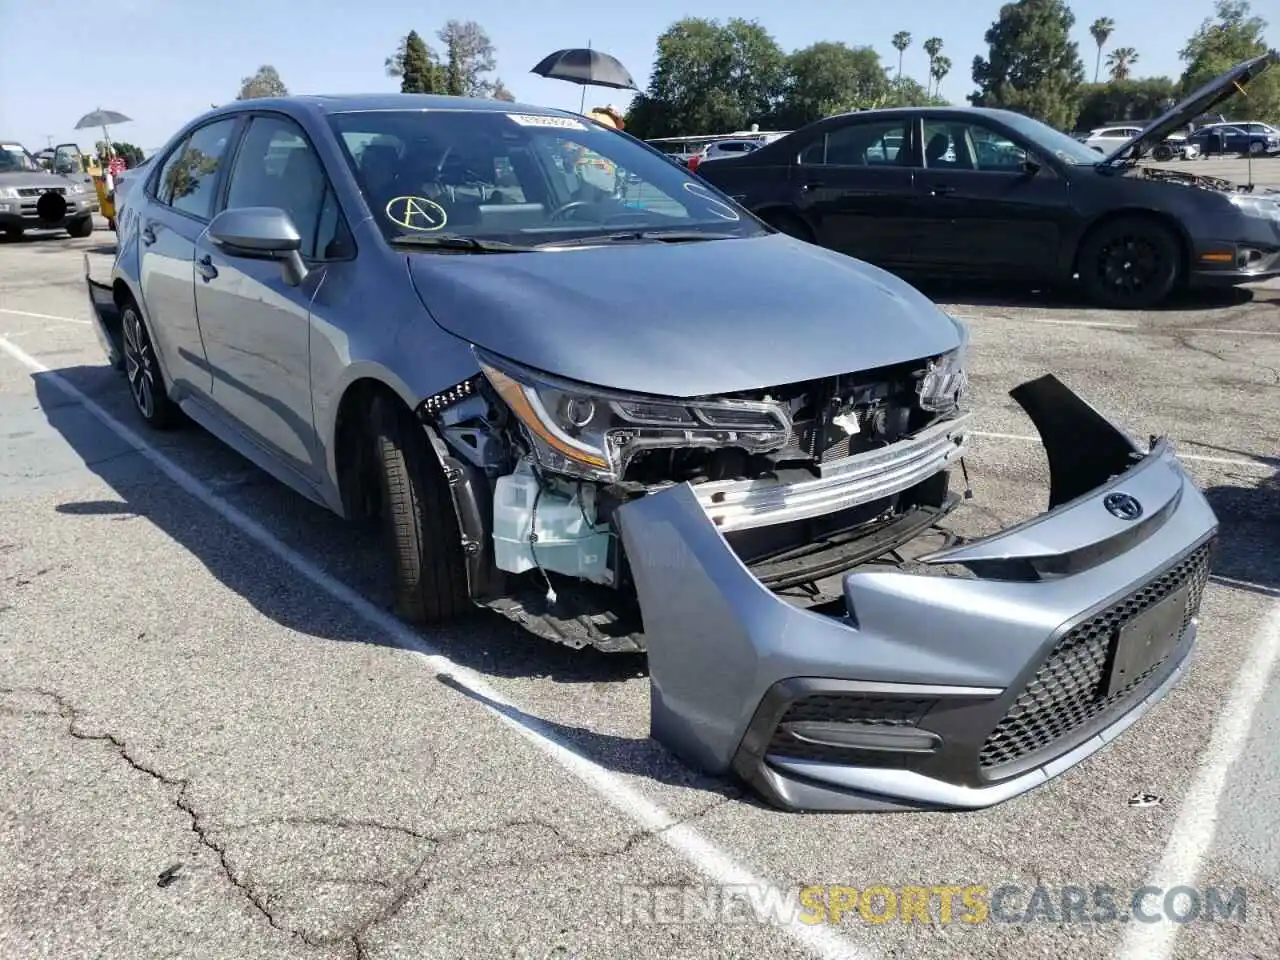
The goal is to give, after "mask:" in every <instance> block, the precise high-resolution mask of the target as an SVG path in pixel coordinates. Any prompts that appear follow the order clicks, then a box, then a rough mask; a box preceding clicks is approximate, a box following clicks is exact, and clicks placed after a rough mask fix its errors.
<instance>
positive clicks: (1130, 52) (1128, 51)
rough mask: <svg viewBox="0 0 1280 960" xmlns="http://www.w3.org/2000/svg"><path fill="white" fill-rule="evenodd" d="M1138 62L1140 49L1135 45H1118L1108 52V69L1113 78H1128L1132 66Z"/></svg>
mask: <svg viewBox="0 0 1280 960" xmlns="http://www.w3.org/2000/svg"><path fill="white" fill-rule="evenodd" d="M1137 62H1138V51H1137V50H1135V49H1133V47H1116V49H1114V50H1112V51H1111V52H1110V53H1108V54H1107V69H1108V70H1110V71H1111V79H1112V80H1128V79H1129V70H1130V68H1131V67H1132V66H1133V65H1134V64H1135V63H1137Z"/></svg>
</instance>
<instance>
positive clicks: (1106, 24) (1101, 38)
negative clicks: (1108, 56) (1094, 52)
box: [1089, 17, 1116, 83]
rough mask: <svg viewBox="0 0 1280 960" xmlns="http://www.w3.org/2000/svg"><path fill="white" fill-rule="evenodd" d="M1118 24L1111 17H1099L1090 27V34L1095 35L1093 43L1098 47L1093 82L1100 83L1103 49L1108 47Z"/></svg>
mask: <svg viewBox="0 0 1280 960" xmlns="http://www.w3.org/2000/svg"><path fill="white" fill-rule="evenodd" d="M1115 29H1116V22H1115V21H1114V20H1112V19H1111V18H1110V17H1099V18H1098V19H1097V20H1095V21H1093V25H1092V26H1091V27H1089V32H1090V33H1091V34H1093V42H1094V43H1096V44H1097V45H1098V58H1097V60H1095V61H1094V64H1093V82H1094V83H1097V82H1098V70H1099V69H1100V68H1101V67H1102V48H1103V47H1105V46H1106V45H1107V41H1108V40H1110V39H1111V34H1113V33H1115Z"/></svg>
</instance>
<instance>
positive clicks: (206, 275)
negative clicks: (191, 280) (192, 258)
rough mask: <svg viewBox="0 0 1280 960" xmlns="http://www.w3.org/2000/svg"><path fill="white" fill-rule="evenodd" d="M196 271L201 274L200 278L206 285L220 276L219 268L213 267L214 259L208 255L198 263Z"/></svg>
mask: <svg viewBox="0 0 1280 960" xmlns="http://www.w3.org/2000/svg"><path fill="white" fill-rule="evenodd" d="M196 270H198V271H199V272H200V277H201V279H203V280H204V282H205V283H208V282H209V281H210V280H212V279H213V278H214V277H216V276H217V275H218V268H217V267H215V266H214V265H213V257H211V256H209V254H207V253H206V254H205V255H204V256H203V257H201V258H200V259H199V260H197V261H196Z"/></svg>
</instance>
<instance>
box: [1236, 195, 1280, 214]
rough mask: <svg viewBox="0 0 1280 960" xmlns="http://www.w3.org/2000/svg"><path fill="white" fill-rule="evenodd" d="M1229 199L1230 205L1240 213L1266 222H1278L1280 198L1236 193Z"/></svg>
mask: <svg viewBox="0 0 1280 960" xmlns="http://www.w3.org/2000/svg"><path fill="white" fill-rule="evenodd" d="M1229 199H1230V200H1231V205H1232V206H1234V207H1235V208H1236V209H1237V210H1239V211H1240V212H1241V213H1245V214H1248V215H1249V216H1251V217H1262V218H1263V219H1267V220H1280V196H1267V195H1254V194H1249V193H1236V194H1232V195H1231V197H1230V198H1229Z"/></svg>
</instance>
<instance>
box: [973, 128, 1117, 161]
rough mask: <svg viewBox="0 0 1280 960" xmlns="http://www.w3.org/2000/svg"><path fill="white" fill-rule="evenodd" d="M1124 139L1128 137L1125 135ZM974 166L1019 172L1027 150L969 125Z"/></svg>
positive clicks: (995, 133) (991, 131) (995, 134)
mask: <svg viewBox="0 0 1280 960" xmlns="http://www.w3.org/2000/svg"><path fill="white" fill-rule="evenodd" d="M1124 139H1126V140H1127V139H1129V138H1128V137H1125V138H1124ZM969 141H970V143H972V145H973V152H974V160H975V164H974V165H975V167H976V168H977V169H978V170H983V171H986V172H988V173H1021V172H1022V165H1023V164H1024V163H1026V162H1027V151H1025V150H1023V149H1022V148H1021V147H1020V146H1018V145H1017V144H1016V143H1014V142H1013V141H1012V140H1010V139H1009V138H1008V137H1006V136H1004V135H1002V134H999V133H997V132H996V131H994V130H990V129H988V128H987V127H982V126H976V125H974V126H970V127H969Z"/></svg>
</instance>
